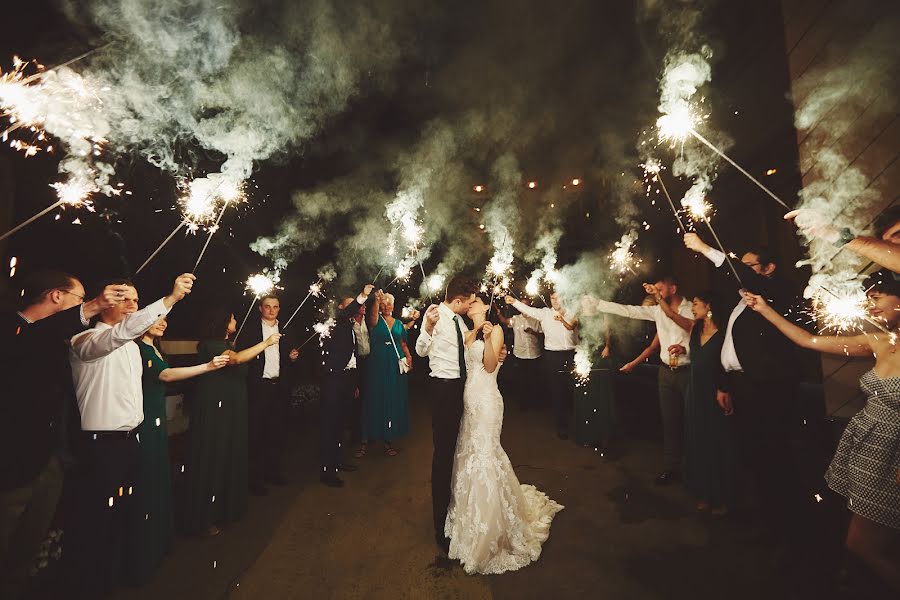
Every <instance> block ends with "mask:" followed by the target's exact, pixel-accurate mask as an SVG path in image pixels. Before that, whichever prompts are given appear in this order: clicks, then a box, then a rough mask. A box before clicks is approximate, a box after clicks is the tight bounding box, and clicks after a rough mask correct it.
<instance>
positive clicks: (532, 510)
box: [444, 340, 563, 574]
mask: <svg viewBox="0 0 900 600" xmlns="http://www.w3.org/2000/svg"><path fill="white" fill-rule="evenodd" d="M483 357H484V342H483V341H481V340H477V341H475V342H473V343H472V345H471V346H470V347H469V349H468V350H467V351H466V367H467V373H468V378H467V380H466V391H465V395H464V405H465V408H464V411H463V417H462V421H461V423H460V427H459V437H458V438H457V442H456V456H455V458H454V463H453V480H452V487H451V489H452V491H453V498H452V500H451V501H450V508H449V510H448V512H447V521H446V523H445V525H444V533H445V535H446V536H447V537H449V538H450V554H449V556H450V558H453V559H458V560H459V561H460V562H461V563H462V565H463V567H464V568H465V570H466V573H470V574H471V573H482V574H499V573H504V572H506V571H515V570H518V569H521V568H522V567H524V566H525V565H527V564H528V563H530V562H533V561H536V560H537V559H538V557H539V556H540V555H541V544H543V543H544V542H545V541H546V540H547V538H548V537H549V536H550V522H551V521H552V520H553V517H554V516H555V515H556V513H557V512H559V511H561V510H562V509H563V506H562V505H560V504H558V503H556V502H554V501H553V500H551V499H550V498H548V497H547V496H546V495H545V494H544V493H542V492H540V491H538V490H537V489H536V488H535V487H534V486H533V485H523V484H520V483H519V479H518V478H517V477H516V474H515V472H514V471H513V468H512V464H510V462H509V458H508V457H507V456H506V452H505V451H504V450H503V447H502V446H500V431H501V429H502V428H503V397H502V396H501V395H500V390H499V389H498V388H497V372H498V371H499V367H498V368H497V369H495V370H494V372H493V373H488V372H487V371H485V370H484V364H483Z"/></svg>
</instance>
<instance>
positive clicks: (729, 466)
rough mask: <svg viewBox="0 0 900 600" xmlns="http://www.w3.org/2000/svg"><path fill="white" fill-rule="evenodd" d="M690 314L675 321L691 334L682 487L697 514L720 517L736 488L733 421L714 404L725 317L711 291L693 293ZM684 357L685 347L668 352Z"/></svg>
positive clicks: (731, 499) (677, 346)
mask: <svg viewBox="0 0 900 600" xmlns="http://www.w3.org/2000/svg"><path fill="white" fill-rule="evenodd" d="M663 304H665V303H663ZM691 311H692V312H693V314H694V319H695V320H694V321H693V322H692V323H691V322H688V323H679V325H682V327H685V325H688V326H689V327H690V329H689V330H690V331H691V342H690V357H691V380H690V386H689V389H688V394H687V398H686V399H685V406H684V467H683V468H684V485H685V487H686V488H687V490H688V491H689V492H690V493H691V494H692V495H693V496H694V498H695V499H696V500H697V510H698V511H707V510H709V511H711V513H712V514H713V515H714V516H724V515H726V514H727V513H728V508H729V506H732V505H733V503H734V487H735V451H734V435H733V432H732V418H731V417H730V414H728V413H726V412H725V411H724V410H723V409H722V408H721V407H720V406H719V403H718V402H717V401H716V394H717V392H718V384H719V383H720V380H721V375H722V360H721V354H722V344H723V343H724V341H725V325H726V323H725V322H724V321H725V313H724V312H723V310H722V309H721V307H720V306H719V305H718V302H717V300H716V297H715V295H714V294H713V293H712V292H704V293H702V294H697V295H696V296H695V297H694V301H693V303H692V304H691ZM681 319H684V317H681ZM685 320H686V319H685ZM676 322H678V321H676ZM685 328H687V327H685ZM684 353H685V348H684V347H683V346H680V345H674V346H672V347H670V348H669V354H670V355H673V354H676V355H677V354H684Z"/></svg>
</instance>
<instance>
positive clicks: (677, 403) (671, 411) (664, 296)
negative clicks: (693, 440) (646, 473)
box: [586, 276, 694, 485]
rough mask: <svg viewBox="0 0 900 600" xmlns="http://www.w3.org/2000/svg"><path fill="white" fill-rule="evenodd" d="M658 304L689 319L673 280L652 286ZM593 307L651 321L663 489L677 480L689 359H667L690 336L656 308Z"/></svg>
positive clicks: (599, 304)
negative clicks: (656, 361)
mask: <svg viewBox="0 0 900 600" xmlns="http://www.w3.org/2000/svg"><path fill="white" fill-rule="evenodd" d="M653 287H654V288H656V291H657V293H658V297H659V300H660V301H661V302H666V303H668V305H669V307H670V308H671V309H672V310H673V311H674V312H676V313H678V314H679V315H681V316H682V317H685V318H686V319H691V320H692V319H693V318H694V317H693V314H692V313H691V303H690V302H689V301H688V300H687V299H686V298H683V297H682V296H681V294H679V293H678V282H677V281H676V280H675V278H674V277H671V276H667V277H662V278H660V279H659V280H658V281H656V282H655V283H654V284H653ZM586 302H591V303H593V305H594V307H595V308H596V309H597V310H600V311H602V312H605V313H609V314H612V315H619V316H622V317H628V318H629V319H641V320H644V321H654V322H655V323H656V333H657V335H658V336H659V342H660V343H659V358H660V360H661V361H662V365H660V367H659V378H658V386H659V411H660V415H661V417H662V424H663V471H662V473H660V475H659V476H658V477H657V478H656V483H657V485H667V484H669V483H672V482H673V481H680V480H681V441H682V437H683V435H684V424H683V416H684V401H685V397H686V396H687V387H688V383H689V382H690V363H691V360H690V356H689V355H688V354H687V353H685V354H683V355H681V356H677V355H675V354H672V355H671V356H670V355H669V348H670V347H671V346H673V345H676V344H677V345H680V346H682V347H684V348H685V350H688V349H689V348H690V345H691V344H690V342H691V336H690V334H689V333H688V332H687V331H686V330H685V329H683V328H682V327H681V326H680V325H678V324H677V323H675V321H673V320H672V319H670V318H669V317H668V316H666V314H665V313H664V312H663V310H662V309H661V308H660V307H659V306H655V305H654V306H628V305H624V304H617V303H615V302H608V301H606V300H597V299H595V298H593V299H590V300H586Z"/></svg>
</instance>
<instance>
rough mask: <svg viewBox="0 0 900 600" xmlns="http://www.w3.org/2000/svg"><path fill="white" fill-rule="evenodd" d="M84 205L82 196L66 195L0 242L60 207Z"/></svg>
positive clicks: (10, 231)
mask: <svg viewBox="0 0 900 600" xmlns="http://www.w3.org/2000/svg"><path fill="white" fill-rule="evenodd" d="M59 185H63V184H59ZM82 203H83V199H82V198H81V197H80V196H77V195H76V194H74V192H73V193H65V194H63V196H62V197H61V198H60V199H59V200H57V201H56V202H54V203H53V204H51V205H50V206H48V207H47V208H45V209H44V210H42V211H40V212H38V213H36V214H34V215H32V216H30V217H28V218H27V219H26V220H24V221H22V222H21V223H19V224H18V225H16V226H15V227H13V228H12V229H10V230H9V231H7V232H6V233H4V234H3V235H0V241H2V240H5V239H6V238H8V237H9V236H11V235H12V234H14V233H15V232H17V231H19V230H20V229H22V228H23V227H26V226H28V225H30V224H31V223H33V222H35V221H37V220H38V219H40V218H41V217H43V216H44V215H46V214H47V213H49V212H51V211H53V210H55V209H56V208H59V207H60V206H62V205H64V204H68V205H69V206H79V205H81V204H82Z"/></svg>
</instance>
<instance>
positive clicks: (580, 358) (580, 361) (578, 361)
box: [572, 346, 591, 386]
mask: <svg viewBox="0 0 900 600" xmlns="http://www.w3.org/2000/svg"><path fill="white" fill-rule="evenodd" d="M572 373H573V375H575V385H576V386H582V385H585V384H586V383H587V382H588V380H589V379H590V377H591V357H590V354H589V353H588V352H587V350H586V349H585V348H584V347H582V346H578V348H576V349H575V367H574V369H572Z"/></svg>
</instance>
